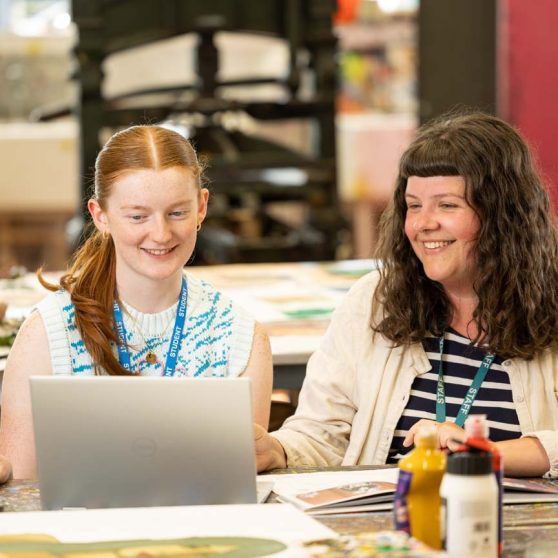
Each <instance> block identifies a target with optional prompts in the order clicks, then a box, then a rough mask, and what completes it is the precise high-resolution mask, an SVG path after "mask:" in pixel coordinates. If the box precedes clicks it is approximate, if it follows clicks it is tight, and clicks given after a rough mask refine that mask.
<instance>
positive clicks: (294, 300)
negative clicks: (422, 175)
mask: <svg viewBox="0 0 558 558" xmlns="http://www.w3.org/2000/svg"><path fill="white" fill-rule="evenodd" d="M375 267H376V262H375V261H374V260H344V261H339V262H321V263H318V262H303V263H272V264H229V265H218V266H192V267H188V268H186V271H187V272H188V273H191V274H192V275H194V276H195V277H198V278H201V279H204V280H205V281H207V282H209V283H211V284H212V285H213V286H214V287H215V288H216V289H218V290H220V291H222V292H223V293H225V294H226V295H227V296H229V297H230V298H232V299H233V300H235V301H236V302H238V304H240V305H241V306H242V307H244V308H246V309H247V310H248V311H249V312H250V313H251V314H252V315H253V316H254V317H255V318H256V320H258V321H259V322H261V323H262V324H263V326H264V328H265V330H266V331H267V333H268V335H269V336H270V341H271V350H272V354H273V364H274V367H275V372H276V382H275V387H284V388H287V389H296V388H299V387H300V384H301V381H302V378H303V376H304V368H305V366H306V362H307V361H308V358H309V356H310V355H311V354H312V352H314V350H315V349H316V348H317V346H318V343H319V341H320V339H321V337H322V335H323V334H324V332H325V330H326V328H327V326H328V324H329V320H330V317H331V314H332V312H333V310H334V309H335V308H336V307H337V305H338V304H339V302H340V301H341V299H342V298H343V296H344V295H345V294H346V292H347V291H348V290H349V288H350V287H351V286H352V285H353V284H354V282H355V281H356V280H357V279H358V278H359V277H361V276H362V275H364V274H365V273H367V272H368V271H370V270H371V269H374V268H375ZM57 275H59V274H52V275H50V276H49V275H48V274H47V279H48V278H50V279H52V280H55V279H56V277H57ZM47 292H48V291H46V290H45V289H44V288H43V287H41V285H40V284H39V282H38V280H37V278H36V277H35V276H34V275H33V274H27V275H25V276H23V277H20V278H17V279H0V302H6V303H7V304H8V312H7V315H6V317H7V318H21V317H25V316H27V315H28V314H29V312H30V311H31V308H32V307H33V306H34V305H35V304H37V302H39V301H40V300H41V298H43V297H44V296H45V295H46V294H47ZM2 352H3V353H4V355H5V354H6V353H7V349H6V348H2V347H0V371H1V370H2V369H3V365H4V362H5V359H2ZM289 374H291V375H292V378H290V377H289Z"/></svg>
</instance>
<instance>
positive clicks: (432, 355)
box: [257, 113, 558, 476]
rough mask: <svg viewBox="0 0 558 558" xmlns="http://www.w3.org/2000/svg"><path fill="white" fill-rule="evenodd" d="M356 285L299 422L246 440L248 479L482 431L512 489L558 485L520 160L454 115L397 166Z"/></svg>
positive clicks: (497, 129)
mask: <svg viewBox="0 0 558 558" xmlns="http://www.w3.org/2000/svg"><path fill="white" fill-rule="evenodd" d="M378 256H379V258H380V259H381V261H382V266H381V268H380V269H379V270H378V271H375V272H372V273H370V274H369V275H367V276H366V277H364V278H362V279H361V280H360V281H359V282H358V283H357V284H356V285H355V286H354V287H353V289H352V290H351V292H350V293H349V294H348V296H347V299H346V300H345V303H344V304H343V305H342V306H341V307H340V308H339V309H338V311H337V312H336V314H335V316H334V318H333V320H332V323H331V326H330V328H329V330H328V332H327V334H326V337H325V339H324V342H323V343H322V345H321V347H320V349H319V350H318V351H317V352H316V353H315V354H314V355H313V356H312V358H311V360H310V362H309V364H308V370H307V377H306V378H307V379H306V381H305V384H304V387H303V390H302V393H301V397H300V404H299V408H298V410H297V413H296V414H295V416H294V417H292V418H291V419H289V420H288V421H287V422H286V423H285V425H284V426H283V428H282V429H281V430H279V431H278V432H276V433H273V434H272V435H271V436H270V435H268V434H266V433H264V432H263V431H257V452H258V465H259V468H260V469H265V468H270V467H278V466H279V467H280V466H285V465H288V466H298V465H302V464H305V465H338V464H341V463H342V464H344V465H352V464H381V463H385V462H395V461H397V460H398V459H399V458H400V457H402V456H403V455H405V453H406V452H408V451H409V449H410V447H411V446H412V443H413V440H414V436H415V433H416V431H417V429H418V428H419V427H420V426H421V425H422V424H424V423H425V422H430V423H434V424H435V425H436V426H437V430H438V439H439V445H440V447H442V448H444V447H447V446H448V445H450V446H451V444H452V442H451V440H452V439H460V438H462V437H463V429H462V427H463V424H464V421H465V419H466V417H467V416H468V414H469V413H475V414H478V413H482V414H485V415H486V416H487V420H488V424H489V427H490V435H491V439H492V440H493V441H494V442H495V443H496V444H497V445H498V447H499V449H500V450H501V452H502V454H503V456H504V464H505V468H506V473H507V474H511V475H528V476H537V475H542V474H545V473H547V474H549V475H552V476H558V399H557V398H558V395H557V394H558V236H557V232H556V229H555V225H554V218H553V216H552V213H551V210H550V205H549V200H548V195H547V193H546V191H545V189H544V187H543V185H542V183H541V179H540V177H539V175H538V174H537V171H536V169H535V165H534V163H533V160H532V157H531V154H530V153H529V149H528V147H527V146H526V144H525V142H524V141H523V140H522V139H521V137H520V136H519V135H518V133H517V132H516V131H515V130H514V129H513V128H512V127H511V126H509V125H508V124H506V123H505V122H503V121H502V120H500V119H498V118H495V117H492V116H488V115H485V114H480V113H472V114H465V115H452V116H447V117H444V118H442V119H440V120H438V121H436V122H434V123H431V124H429V125H427V126H425V127H424V128H422V129H421V130H419V133H418V136H417V137H416V139H415V140H414V141H413V143H412V144H411V146H410V147H409V148H408V149H407V151H406V152H405V153H404V154H403V156H402V159H401V163H400V168H399V176H398V179H397V184H396V190H395V194H394V198H393V202H392V204H391V206H390V208H389V209H388V210H387V211H386V213H385V215H384V217H383V219H382V223H381V235H380V243H379V247H378Z"/></svg>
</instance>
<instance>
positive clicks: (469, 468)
mask: <svg viewBox="0 0 558 558" xmlns="http://www.w3.org/2000/svg"><path fill="white" fill-rule="evenodd" d="M447 472H448V473H451V474H452V475H488V474H490V473H492V454H491V453H488V452H478V453H477V452H475V453H473V452H468V451H462V452H457V453H452V454H451V455H449V457H448V461H447Z"/></svg>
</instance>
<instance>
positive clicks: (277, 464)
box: [254, 424, 287, 473]
mask: <svg viewBox="0 0 558 558" xmlns="http://www.w3.org/2000/svg"><path fill="white" fill-rule="evenodd" d="M254 441H255V443H256V467H257V469H258V473H259V472H261V471H267V470H269V469H284V468H285V467H286V466H287V457H286V456H285V451H284V450H283V446H282V445H281V444H280V443H279V441H278V440H276V439H275V438H273V436H270V435H269V434H268V432H267V430H266V429H265V428H263V427H261V426H260V425H259V424H254Z"/></svg>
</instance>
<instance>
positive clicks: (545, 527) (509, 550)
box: [0, 469, 558, 558]
mask: <svg viewBox="0 0 558 558" xmlns="http://www.w3.org/2000/svg"><path fill="white" fill-rule="evenodd" d="M320 470H323V469H320ZM299 471H301V472H302V471H306V470H305V469H300V470H299ZM289 472H291V471H289ZM274 473H277V471H274ZM270 499H271V500H273V495H272V496H271V498H270ZM0 503H1V504H2V505H3V511H4V512H14V511H15V512H20V511H37V510H40V509H41V506H40V494H39V488H38V483H37V482H36V481H10V482H8V483H7V484H5V485H3V486H0ZM0 519H1V517H0ZM317 519H318V520H319V521H321V522H322V523H324V524H325V525H326V526H327V527H329V528H331V529H333V530H334V531H336V532H337V533H339V534H341V535H356V534H359V533H364V532H370V531H384V530H391V529H393V523H392V514H391V512H374V513H353V514H338V515H330V516H324V517H318V518H317ZM504 541H505V550H504V556H505V557H506V558H520V557H524V556H526V551H527V550H529V548H531V547H532V546H533V545H534V544H535V543H537V544H540V543H541V542H546V541H556V548H557V549H558V503H552V504H550V503H544V504H521V505H513V506H504ZM557 555H558V550H557Z"/></svg>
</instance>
